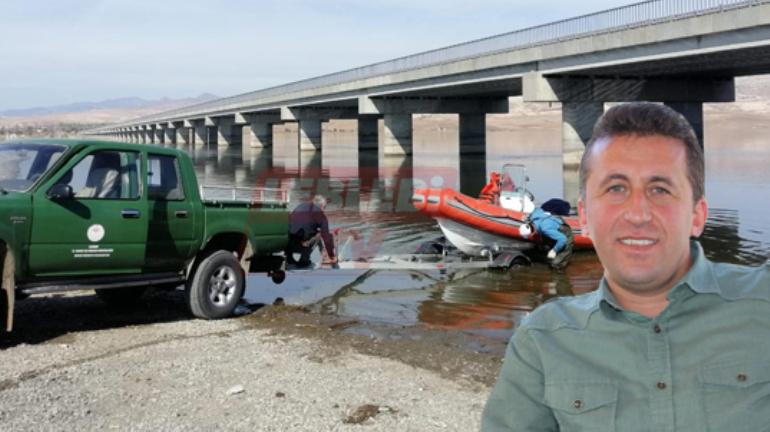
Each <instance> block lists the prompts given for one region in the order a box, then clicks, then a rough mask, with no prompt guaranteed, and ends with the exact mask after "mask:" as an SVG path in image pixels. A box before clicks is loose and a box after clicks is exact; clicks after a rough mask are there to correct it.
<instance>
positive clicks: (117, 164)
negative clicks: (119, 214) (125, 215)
mask: <svg viewBox="0 0 770 432" xmlns="http://www.w3.org/2000/svg"><path fill="white" fill-rule="evenodd" d="M138 173H139V154H138V153H136V152H121V151H96V152H94V153H91V154H90V155H88V156H86V157H85V158H83V159H82V160H81V161H80V162H78V164H77V165H75V166H74V167H72V168H71V169H70V170H69V171H68V172H66V173H65V174H64V175H63V176H62V177H61V178H60V179H59V181H58V182H57V183H60V184H62V183H63V184H68V185H70V187H72V191H73V193H74V194H75V198H81V199H137V198H139V189H140V188H139V175H138Z"/></svg>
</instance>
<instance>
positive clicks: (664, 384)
mask: <svg viewBox="0 0 770 432" xmlns="http://www.w3.org/2000/svg"><path fill="white" fill-rule="evenodd" d="M657 387H658V389H660V390H665V389H666V383H664V382H662V381H661V382H659V383H658V384H657Z"/></svg>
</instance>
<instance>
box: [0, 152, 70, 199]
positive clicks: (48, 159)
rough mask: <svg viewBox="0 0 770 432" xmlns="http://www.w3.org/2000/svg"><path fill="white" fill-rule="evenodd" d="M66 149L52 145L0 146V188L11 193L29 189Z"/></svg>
mask: <svg viewBox="0 0 770 432" xmlns="http://www.w3.org/2000/svg"><path fill="white" fill-rule="evenodd" d="M66 149H67V147H65V146H61V145H54V144H34V143H12V144H3V145H0V187H2V188H3V189H4V190H12V191H24V190H27V189H29V187H30V186H32V184H33V183H34V182H35V180H37V179H38V178H40V176H42V175H43V174H44V173H45V172H46V171H47V170H48V168H50V167H51V166H52V165H53V164H54V162H56V160H57V159H59V157H60V156H61V155H62V153H64V150H66Z"/></svg>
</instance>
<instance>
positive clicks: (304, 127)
mask: <svg viewBox="0 0 770 432" xmlns="http://www.w3.org/2000/svg"><path fill="white" fill-rule="evenodd" d="M297 131H298V134H299V149H300V151H305V150H313V151H317V150H321V119H317V118H311V119H299V127H298V128H297Z"/></svg>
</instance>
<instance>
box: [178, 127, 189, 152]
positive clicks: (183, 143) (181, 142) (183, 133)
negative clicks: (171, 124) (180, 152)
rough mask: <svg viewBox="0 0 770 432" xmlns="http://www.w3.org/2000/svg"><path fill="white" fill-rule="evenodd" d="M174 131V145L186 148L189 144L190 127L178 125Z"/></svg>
mask: <svg viewBox="0 0 770 432" xmlns="http://www.w3.org/2000/svg"><path fill="white" fill-rule="evenodd" d="M175 131H176V145H177V147H180V148H187V146H188V145H190V128H189V127H187V126H179V127H177V128H176V129H175Z"/></svg>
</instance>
